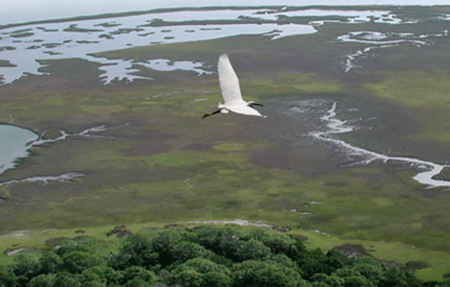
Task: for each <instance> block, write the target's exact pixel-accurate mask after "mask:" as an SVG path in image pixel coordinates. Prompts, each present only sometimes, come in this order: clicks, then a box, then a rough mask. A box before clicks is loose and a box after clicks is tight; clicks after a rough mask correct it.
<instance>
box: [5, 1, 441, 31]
mask: <svg viewBox="0 0 450 287" xmlns="http://www.w3.org/2000/svg"><path fill="white" fill-rule="evenodd" d="M411 6H417V5H411ZM438 6H442V7H446V5H433V7H438ZM284 7H287V9H285V10H284V11H293V10H294V11H299V10H308V9H328V10H367V9H369V8H370V9H372V10H385V9H392V8H397V7H399V5H362V6H359V5H356V6H338V5H337V6H326V5H312V6H286V5H277V6H205V7H178V8H157V9H151V10H142V11H130V12H123V13H103V14H97V15H87V16H76V17H69V18H55V19H48V20H36V21H27V22H19V23H11V24H4V25H0V30H3V29H9V28H14V27H22V26H27V25H38V24H51V23H64V22H72V21H84V20H95V19H108V18H117V17H128V16H137V15H145V14H158V13H167V12H177V11H207V10H223V9H229V10H247V9H273V10H280V9H283V8H284ZM402 7H403V6H402Z"/></svg>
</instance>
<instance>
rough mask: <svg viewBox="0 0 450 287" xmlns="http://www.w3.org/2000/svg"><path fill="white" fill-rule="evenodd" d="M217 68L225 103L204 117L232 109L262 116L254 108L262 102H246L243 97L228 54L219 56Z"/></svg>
mask: <svg viewBox="0 0 450 287" xmlns="http://www.w3.org/2000/svg"><path fill="white" fill-rule="evenodd" d="M217 70H218V73H219V83H220V89H221V90H222V96H223V99H224V103H223V104H222V103H219V105H218V108H219V110H217V111H215V112H214V113H212V114H206V115H204V116H203V117H204V118H205V117H207V116H211V115H213V114H216V113H219V112H220V113H225V114H226V113H228V112H230V111H231V112H233V113H237V114H244V115H251V116H259V117H262V115H261V114H260V113H259V112H258V111H257V110H255V109H253V108H252V106H253V105H258V106H262V105H261V104H257V103H256V102H254V101H249V102H246V101H244V100H243V99H242V95H241V89H240V88H239V79H238V77H237V76H236V73H235V72H234V70H233V67H232V66H231V63H230V60H229V59H228V55H227V54H223V55H221V56H220V57H219V63H218V66H217ZM264 117H265V116H264Z"/></svg>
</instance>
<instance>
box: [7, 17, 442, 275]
mask: <svg viewBox="0 0 450 287" xmlns="http://www.w3.org/2000/svg"><path fill="white" fill-rule="evenodd" d="M419 25H420V24H414V25H413V26H408V25H397V26H390V25H377V24H375V23H366V24H355V25H343V24H327V25H324V26H321V27H320V28H319V30H320V32H319V33H316V34H312V35H304V36H293V37H288V38H283V39H280V40H276V41H269V40H268V39H267V38H265V37H262V36H239V37H231V38H225V39H218V40H213V41H199V42H192V43H178V44H170V45H156V46H146V47H137V48H132V49H127V50H121V51H112V52H107V53H106V52H105V53H102V54H99V55H98V56H106V57H108V58H120V59H136V60H148V59H154V58H169V59H172V60H202V61H204V62H205V63H206V64H207V65H211V67H212V68H211V70H215V65H216V61H217V57H218V55H220V54H221V53H223V52H228V53H229V55H230V59H231V62H232V64H233V66H234V68H235V70H236V72H237V74H238V76H239V78H240V81H241V89H242V93H243V94H244V97H245V98H246V99H248V100H257V101H258V102H262V103H263V104H265V106H266V107H264V108H261V109H260V111H261V113H262V114H265V115H268V118H267V119H261V118H256V117H244V116H239V115H232V114H228V115H217V116H214V117H209V118H207V119H204V120H202V119H201V116H202V115H203V114H204V113H207V112H211V111H214V110H215V108H216V106H217V102H219V101H221V96H220V89H219V85H218V81H217V75H216V74H212V75H202V76H200V77H197V76H196V75H195V74H194V73H193V72H186V71H176V72H158V71H154V70H151V69H148V68H144V67H140V69H141V72H140V74H142V75H146V76H151V77H153V78H154V79H155V80H152V81H142V80H137V81H135V82H134V83H129V84H127V83H125V82H115V83H113V84H111V85H107V86H103V85H102V84H101V82H100V79H99V75H100V72H99V70H98V65H97V64H93V63H90V62H87V61H84V60H79V59H66V60H58V61H46V62H45V64H48V66H46V67H45V68H42V71H44V72H49V73H50V74H51V75H43V76H34V75H30V76H28V77H25V78H23V79H21V80H18V81H16V82H15V83H14V84H13V85H5V86H1V87H0V98H1V101H2V107H1V109H0V122H4V123H10V122H11V119H12V120H13V123H14V124H17V125H20V126H24V127H27V128H31V129H33V130H35V131H36V132H38V133H43V132H44V131H46V130H52V131H54V130H59V129H63V130H65V131H67V132H69V133H78V132H81V131H83V130H85V129H87V128H91V127H95V126H100V125H105V126H106V127H107V128H108V130H107V131H105V132H102V133H99V134H98V135H99V136H101V137H82V136H76V135H74V136H71V137H69V139H68V140H65V141H62V142H58V143H55V144H48V145H45V146H43V147H39V148H36V149H33V156H31V157H28V158H26V159H24V162H23V163H22V164H21V165H19V166H18V167H17V168H16V169H13V170H9V171H7V172H6V173H4V174H2V175H0V181H2V182H4V181H8V180H12V179H23V178H27V177H31V176H37V175H59V174H63V173H67V172H79V173H82V174H83V175H84V176H82V177H81V178H79V179H78V180H74V181H72V182H70V183H48V184H41V183H18V184H10V185H5V186H2V187H1V190H0V195H1V194H8V195H9V196H10V197H9V198H8V199H7V200H6V201H3V202H0V205H1V208H0V234H8V233H10V232H12V231H17V230H45V229H53V228H58V229H62V230H55V231H47V232H42V231H32V232H31V233H24V234H23V235H21V236H17V234H16V235H14V234H9V235H6V236H4V237H2V238H1V239H0V250H4V249H7V248H11V247H15V246H17V244H18V245H20V246H37V247H39V246H43V242H44V241H45V239H47V238H51V237H58V236H70V235H72V236H73V235H74V230H76V229H78V228H83V229H84V230H86V234H88V235H95V236H100V237H102V238H106V237H105V235H104V233H105V232H106V231H107V230H110V229H111V228H112V227H113V226H114V225H117V224H123V223H127V224H129V226H128V228H129V229H131V230H132V231H134V230H138V229H140V228H142V227H143V226H148V225H151V226H153V225H161V224H162V223H170V222H177V223H184V222H185V221H187V220H216V219H217V220H229V219H231V220H233V219H236V218H243V219H247V220H249V221H251V222H256V221H259V220H263V221H265V222H267V223H269V224H274V225H277V226H290V227H292V228H293V232H294V233H299V234H302V235H306V236H307V237H308V238H309V239H310V244H311V245H313V246H320V247H323V248H324V249H329V248H331V247H333V246H336V245H340V244H343V243H346V242H350V243H356V244H361V245H363V246H365V247H366V248H367V249H369V247H370V246H374V247H373V248H372V247H370V249H374V250H376V251H374V252H372V254H373V255H374V256H376V257H377V258H380V259H385V260H396V261H399V262H401V263H406V262H408V261H411V260H422V261H427V262H428V263H429V264H430V265H431V267H429V268H426V269H423V270H420V271H418V273H417V274H418V276H419V277H420V278H423V279H427V280H431V279H441V278H442V277H441V276H442V275H443V274H446V273H449V272H450V266H449V264H448V262H449V261H448V259H449V256H450V255H449V252H450V232H449V231H450V215H449V213H448V210H449V208H450V193H449V192H448V190H446V189H443V188H434V189H427V188H426V187H425V186H421V185H420V184H418V183H417V182H415V181H414V180H413V179H411V177H412V176H413V175H414V174H415V172H416V170H415V169H414V168H411V167H408V166H400V165H396V164H392V163H391V164H382V163H374V164H372V165H370V166H359V165H355V166H349V165H348V163H349V162H348V159H346V158H345V157H344V156H338V155H336V149H335V148H333V147H329V146H327V145H326V144H324V143H320V142H314V141H312V140H311V139H310V138H308V137H307V136H306V135H307V134H308V132H310V131H312V130H313V128H314V127H313V126H312V124H311V123H310V122H309V120H311V121H318V118H320V116H322V115H323V114H316V117H315V118H314V119H308V118H306V117H303V118H302V117H301V116H299V118H295V119H294V118H291V117H288V116H286V114H285V113H284V112H285V111H286V109H287V107H292V106H296V105H298V103H299V102H301V101H308V100H324V103H325V104H329V103H331V102H333V101H336V102H338V107H339V108H340V109H339V112H340V114H339V115H340V117H342V119H343V120H347V119H350V120H352V119H356V118H362V119H364V120H363V121H359V122H355V124H356V125H359V127H360V129H359V130H357V131H355V132H354V133H352V134H347V135H342V137H340V138H342V139H345V140H346V141H348V142H350V143H352V144H354V145H356V146H361V147H365V148H368V149H370V150H374V151H377V152H383V153H388V154H390V155H404V156H412V157H417V158H421V159H424V160H433V161H436V162H439V163H446V162H448V158H449V156H450V140H449V139H450V126H449V124H448V122H449V114H450V113H449V112H450V105H449V103H450V102H449V100H448V95H447V91H448V90H449V89H448V88H450V86H449V82H448V75H449V70H448V69H445V68H444V66H448V64H449V62H450V56H449V55H450V54H449V53H447V50H446V49H447V48H446V44H447V41H448V40H447V38H446V37H442V38H433V41H434V43H433V45H431V46H430V47H425V48H413V47H403V46H400V47H397V48H398V49H397V48H392V49H391V48H390V49H386V50H379V51H376V52H375V55H374V57H377V58H370V57H368V58H364V59H361V60H360V62H358V64H359V65H361V66H363V67H364V68H362V69H360V70H357V71H355V72H354V73H348V74H345V73H343V70H342V62H343V61H344V60H345V55H347V54H348V53H350V52H355V51H357V50H359V49H362V48H364V47H365V45H364V44H360V43H341V42H337V41H335V39H336V37H337V36H339V35H342V34H345V33H348V32H349V31H362V30H379V31H388V30H389V31H390V30H397V32H400V31H403V32H407V31H409V30H414V29H419V28H420V27H419ZM423 25H425V26H426V24H423ZM425 26H423V27H422V26H421V28H422V29H430V28H428V26H426V27H425ZM418 27H419V28H418ZM438 28H439V29H440V27H438ZM405 51H407V52H408V54H407V55H408V57H410V58H412V59H419V60H418V61H419V63H421V65H420V66H418V68H416V69H414V70H413V71H407V70H408V69H410V66H411V65H412V64H411V63H410V62H408V61H405ZM428 52H429V53H430V55H432V60H433V61H427V60H426V59H425V58H424V56H423V55H426V53H428ZM421 55H422V57H420V56H421ZM438 59H439V61H438ZM383 64H386V65H383ZM67 67H70V69H68V68H67ZM74 71H76V72H74ZM204 98H207V100H205V101H195V99H204ZM372 118H373V120H368V119H372ZM372 128H373V129H372ZM299 135H301V136H300V137H299V140H295V141H293V140H289V139H290V137H289V136H291V137H292V136H299ZM315 202H320V204H314V203H315ZM293 209H296V210H298V211H305V212H311V213H312V214H300V213H298V212H292V210H293ZM300 229H302V230H300ZM316 229H318V230H320V231H323V232H326V233H328V234H331V235H332V236H323V235H319V234H317V233H314V232H311V231H308V230H316ZM1 260H2V261H7V260H8V258H7V257H5V256H4V257H2V258H1Z"/></svg>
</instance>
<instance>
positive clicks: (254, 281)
mask: <svg viewBox="0 0 450 287" xmlns="http://www.w3.org/2000/svg"><path fill="white" fill-rule="evenodd" d="M232 278H233V281H234V286H261V287H264V286H271V287H277V286H280V287H281V286H287V285H295V284H300V282H301V281H302V279H301V277H300V275H299V274H298V273H297V272H296V270H294V269H293V268H289V267H286V266H283V265H278V264H271V263H269V262H261V261H255V260H248V261H244V262H242V263H236V264H234V266H233V268H232Z"/></svg>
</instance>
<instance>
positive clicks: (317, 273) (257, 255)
mask: <svg viewBox="0 0 450 287" xmlns="http://www.w3.org/2000/svg"><path fill="white" fill-rule="evenodd" d="M125 234H128V237H127V238H126V239H119V238H117V237H116V239H115V240H105V239H103V240H100V239H94V238H92V237H89V236H77V237H76V238H74V239H67V238H58V239H56V240H51V241H47V244H48V245H49V246H52V247H57V248H56V249H55V248H51V247H47V248H46V249H42V250H40V251H34V252H29V253H26V254H20V255H18V256H16V257H14V261H13V262H12V263H11V264H9V265H7V266H0V284H1V286H10V287H13V286H30V287H31V286H33V287H34V286H49V287H51V286H133V287H134V286H169V285H170V286H205V287H207V286H222V287H231V286H239V287H241V286H242V287H243V286H271V287H272V286H280V287H281V286H305V287H307V286H311V287H312V286H321V287H326V286H349V287H357V286H367V287H369V286H436V287H437V286H441V287H444V286H448V284H449V283H450V282H449V280H446V281H445V282H442V283H437V282H422V281H421V280H419V279H417V278H416V277H414V276H413V275H411V274H410V273H408V272H405V271H403V270H401V269H399V268H398V267H396V266H389V265H388V264H384V263H382V262H380V261H378V260H376V259H374V258H372V257H370V256H363V257H357V258H347V257H346V256H345V255H344V254H342V253H340V252H338V251H335V250H329V251H328V252H326V253H324V252H323V251H322V250H321V249H319V248H317V249H310V250H308V248H306V246H305V244H304V243H303V242H302V240H303V239H304V237H302V236H294V235H290V236H289V235H286V234H282V233H280V232H277V231H271V230H267V229H261V228H254V227H253V228H244V227H238V226H225V227H217V226H208V225H206V226H198V227H194V228H184V227H181V226H172V227H166V228H165V229H160V228H147V229H143V230H141V231H139V232H138V233H137V234H135V235H130V232H129V231H128V230H126V229H124V227H122V226H119V227H116V228H115V229H113V230H111V231H110V232H109V233H108V235H109V236H112V235H115V236H121V237H122V236H123V235H125ZM415 265H420V263H416V264H415Z"/></svg>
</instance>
